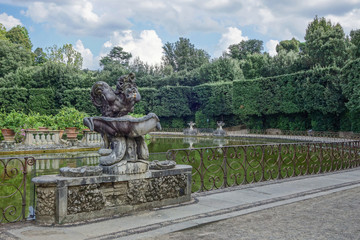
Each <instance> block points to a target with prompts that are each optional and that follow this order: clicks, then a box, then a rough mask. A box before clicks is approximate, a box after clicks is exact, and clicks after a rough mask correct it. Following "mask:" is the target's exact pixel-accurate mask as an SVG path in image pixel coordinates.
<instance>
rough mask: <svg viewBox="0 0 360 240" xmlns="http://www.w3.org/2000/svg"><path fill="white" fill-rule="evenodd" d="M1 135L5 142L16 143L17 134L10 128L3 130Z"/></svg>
mask: <svg viewBox="0 0 360 240" xmlns="http://www.w3.org/2000/svg"><path fill="white" fill-rule="evenodd" d="M1 133H2V135H3V136H4V140H5V141H6V142H14V141H15V132H14V130H12V129H9V128H3V129H1Z"/></svg>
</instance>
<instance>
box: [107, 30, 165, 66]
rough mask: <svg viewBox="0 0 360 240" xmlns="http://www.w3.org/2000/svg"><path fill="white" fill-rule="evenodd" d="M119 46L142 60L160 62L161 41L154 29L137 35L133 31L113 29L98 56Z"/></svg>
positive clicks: (149, 62) (152, 63)
mask: <svg viewBox="0 0 360 240" xmlns="http://www.w3.org/2000/svg"><path fill="white" fill-rule="evenodd" d="M115 46H120V47H122V48H123V49H124V51H126V52H130V53H131V54H132V56H133V58H135V57H139V58H140V59H141V60H142V61H143V62H147V63H148V64H151V65H155V64H159V63H160V62H161V57H162V46H163V43H162V41H161V39H160V38H159V36H158V35H157V34H156V32H155V31H154V30H144V31H142V32H140V34H139V35H138V36H135V34H134V33H133V31H131V30H126V31H122V32H118V31H115V32H114V33H113V35H112V37H111V38H110V40H109V41H107V42H105V43H104V45H103V50H102V53H101V54H100V56H105V55H106V54H107V53H109V52H110V50H111V48H113V47H115Z"/></svg>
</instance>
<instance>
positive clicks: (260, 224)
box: [147, 187, 360, 240]
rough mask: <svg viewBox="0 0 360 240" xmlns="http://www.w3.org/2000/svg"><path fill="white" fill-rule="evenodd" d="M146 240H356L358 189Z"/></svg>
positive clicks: (358, 239) (359, 220)
mask: <svg viewBox="0 0 360 240" xmlns="http://www.w3.org/2000/svg"><path fill="white" fill-rule="evenodd" d="M147 239H149V240H150V239H151V240H165V239H177V240H178V239H180V240H182V239H226V240H227V239H239V240H250V239H251V240H258V239H267V240H281V239H284V240H285V239H286V240H295V239H296V240H300V239H301V240H305V239H306V240H315V239H316V240H318V239H319V240H320V239H321V240H322V239H324V240H353V239H354V240H360V187H357V188H352V189H350V190H345V191H340V192H337V193H333V194H329V195H326V196H322V197H317V198H312V199H308V200H304V201H300V202H296V203H292V204H288V205H283V206H279V207H274V208H270V209H266V210H262V211H259V212H255V213H251V214H247V215H243V216H239V217H235V218H231V219H226V220H223V221H219V222H215V223H210V224H205V225H202V226H199V227H195V228H192V229H187V230H183V231H180V232H174V233H170V234H166V235H162V236H159V237H156V238H147Z"/></svg>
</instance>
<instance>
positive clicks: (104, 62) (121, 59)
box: [100, 46, 132, 68]
mask: <svg viewBox="0 0 360 240" xmlns="http://www.w3.org/2000/svg"><path fill="white" fill-rule="evenodd" d="M131 57H132V55H131V53H128V52H125V51H124V49H123V48H122V47H119V46H117V47H113V48H112V49H111V51H110V53H109V54H108V55H106V56H105V57H102V58H101V59H100V66H103V67H104V68H109V67H110V66H111V65H113V64H121V65H123V66H127V65H129V61H130V58H131Z"/></svg>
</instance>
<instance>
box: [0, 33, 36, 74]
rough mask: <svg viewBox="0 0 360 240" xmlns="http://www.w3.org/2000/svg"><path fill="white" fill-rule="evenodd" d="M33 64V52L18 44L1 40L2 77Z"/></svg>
mask: <svg viewBox="0 0 360 240" xmlns="http://www.w3.org/2000/svg"><path fill="white" fill-rule="evenodd" d="M31 64H32V55H31V52H30V51H28V50H26V49H25V48H24V47H22V46H21V45H18V44H13V43H11V42H9V41H7V40H1V39H0V77H4V76H5V75H6V74H8V73H11V72H14V71H15V70H16V69H17V68H19V67H23V66H30V65H31Z"/></svg>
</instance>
